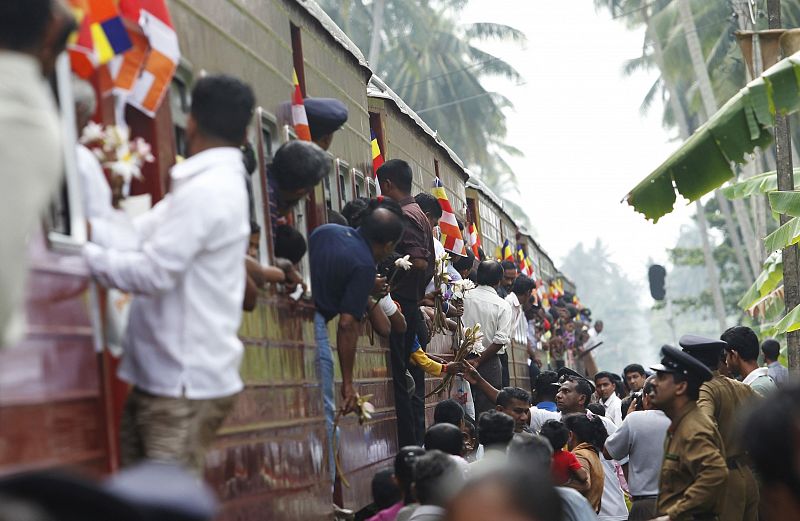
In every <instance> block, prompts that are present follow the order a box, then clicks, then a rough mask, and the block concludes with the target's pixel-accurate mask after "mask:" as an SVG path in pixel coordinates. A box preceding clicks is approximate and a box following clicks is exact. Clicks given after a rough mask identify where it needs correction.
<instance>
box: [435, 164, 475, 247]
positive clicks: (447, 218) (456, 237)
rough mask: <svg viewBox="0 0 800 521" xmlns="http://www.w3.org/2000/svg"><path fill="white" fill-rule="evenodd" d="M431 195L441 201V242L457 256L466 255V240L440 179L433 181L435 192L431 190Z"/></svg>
mask: <svg viewBox="0 0 800 521" xmlns="http://www.w3.org/2000/svg"><path fill="white" fill-rule="evenodd" d="M431 193H432V194H433V196H434V197H436V198H437V199H438V200H439V206H441V207H442V217H441V218H440V219H439V230H441V232H442V236H441V241H442V245H443V246H444V249H445V250H447V251H449V252H452V253H455V254H456V255H466V254H467V250H466V246H465V245H464V238H463V237H462V236H461V230H460V229H459V228H458V221H457V220H456V214H455V213H453V207H452V206H450V201H449V200H448V199H447V193H446V192H445V190H444V186H443V185H442V181H441V180H440V179H439V178H438V177H436V178H434V180H433V190H431Z"/></svg>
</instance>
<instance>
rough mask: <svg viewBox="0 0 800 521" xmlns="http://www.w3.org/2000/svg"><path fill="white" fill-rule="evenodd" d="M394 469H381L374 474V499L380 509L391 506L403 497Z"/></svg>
mask: <svg viewBox="0 0 800 521" xmlns="http://www.w3.org/2000/svg"><path fill="white" fill-rule="evenodd" d="M393 478H394V471H393V470H392V469H381V470H379V471H378V472H376V473H375V475H374V476H372V501H373V502H374V503H375V505H376V506H377V507H378V510H383V509H384V508H389V507H390V506H392V505H394V504H395V503H397V502H398V501H400V500H401V499H402V498H403V492H402V491H401V490H400V487H398V486H397V483H396V482H395V480H394V479H393Z"/></svg>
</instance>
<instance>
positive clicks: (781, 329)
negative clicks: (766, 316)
mask: <svg viewBox="0 0 800 521" xmlns="http://www.w3.org/2000/svg"><path fill="white" fill-rule="evenodd" d="M798 329H800V305H798V306H795V308H794V309H792V310H791V311H790V312H788V313H786V316H785V317H783V318H782V319H780V321H779V322H778V323H777V324H775V330H774V332H773V334H775V335H780V334H783V333H791V332H792V331H797V330H798Z"/></svg>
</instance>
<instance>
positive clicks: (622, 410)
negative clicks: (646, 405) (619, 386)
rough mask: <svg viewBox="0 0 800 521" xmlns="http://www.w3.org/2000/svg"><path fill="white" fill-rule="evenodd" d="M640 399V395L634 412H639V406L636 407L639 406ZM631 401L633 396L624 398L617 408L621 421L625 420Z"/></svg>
mask: <svg viewBox="0 0 800 521" xmlns="http://www.w3.org/2000/svg"><path fill="white" fill-rule="evenodd" d="M641 398H642V397H641V395H640V396H639V399H638V400H637V401H636V404H637V408H636V410H637V411H639V410H641V409H639V406H638V404H639V403H641V402H640V400H641ZM633 400H634V396H633V395H630V396H626V397H625V398H623V399H622V403H621V405H620V407H619V412H620V416H621V417H622V419H623V420H624V419H625V417H626V416H627V415H628V409H630V408H631V402H632V401H633Z"/></svg>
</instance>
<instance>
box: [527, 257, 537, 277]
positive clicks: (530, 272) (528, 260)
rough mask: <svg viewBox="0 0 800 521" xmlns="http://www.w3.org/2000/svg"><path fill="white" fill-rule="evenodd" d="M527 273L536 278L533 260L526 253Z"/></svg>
mask: <svg viewBox="0 0 800 521" xmlns="http://www.w3.org/2000/svg"><path fill="white" fill-rule="evenodd" d="M525 274H526V275H527V276H528V277H530V278H532V279H534V280H536V274H535V273H534V271H533V262H531V259H530V257H528V256H527V255H525Z"/></svg>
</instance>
